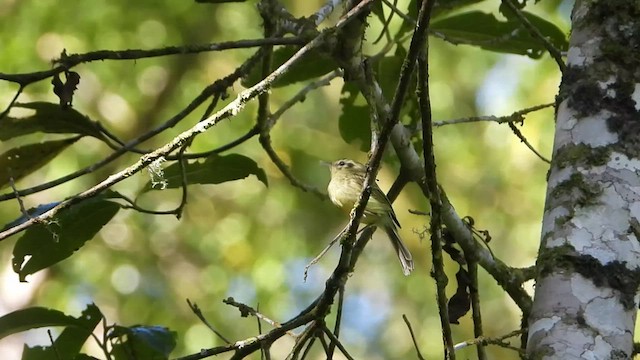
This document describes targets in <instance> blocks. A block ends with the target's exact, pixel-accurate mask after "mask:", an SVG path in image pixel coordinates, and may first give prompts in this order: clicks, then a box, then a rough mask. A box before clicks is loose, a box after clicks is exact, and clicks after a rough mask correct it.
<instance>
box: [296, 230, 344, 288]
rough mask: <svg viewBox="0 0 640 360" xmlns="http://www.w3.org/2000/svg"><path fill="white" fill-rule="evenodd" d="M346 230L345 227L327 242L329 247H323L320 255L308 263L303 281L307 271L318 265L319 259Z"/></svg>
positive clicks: (305, 279)
mask: <svg viewBox="0 0 640 360" xmlns="http://www.w3.org/2000/svg"><path fill="white" fill-rule="evenodd" d="M346 230H347V228H346V227H345V228H344V229H342V231H341V232H340V233H339V234H338V235H336V236H334V237H333V239H332V240H331V241H330V242H329V245H327V246H325V248H324V249H322V251H320V253H319V254H318V255H316V257H314V258H313V259H312V260H311V261H309V263H308V264H307V265H306V266H305V267H304V281H305V282H306V281H307V275H308V273H309V269H310V268H311V267H312V266H313V265H315V264H317V263H318V261H320V259H322V257H323V256H324V255H325V254H326V253H327V251H329V249H331V247H332V246H333V245H335V244H336V243H337V242H338V240H340V239H341V238H342V235H343V234H344V232H345V231H346Z"/></svg>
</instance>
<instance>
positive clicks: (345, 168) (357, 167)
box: [327, 159, 413, 275]
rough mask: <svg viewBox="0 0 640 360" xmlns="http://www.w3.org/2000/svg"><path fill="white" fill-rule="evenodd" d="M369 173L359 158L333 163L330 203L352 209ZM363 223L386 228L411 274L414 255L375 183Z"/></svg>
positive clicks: (384, 197)
mask: <svg viewBox="0 0 640 360" xmlns="http://www.w3.org/2000/svg"><path fill="white" fill-rule="evenodd" d="M366 172H367V168H366V166H364V165H362V164H360V163H359V162H357V161H353V160H349V159H342V160H338V161H335V162H333V163H332V164H331V181H330V182H329V186H328V187H327V191H328V192H329V198H331V202H333V203H334V204H335V205H336V206H338V207H339V208H341V209H342V210H344V211H347V212H349V211H351V209H353V206H354V205H355V203H356V201H358V197H359V196H360V192H361V191H362V184H363V183H364V178H365V176H366ZM362 223H364V224H369V225H375V226H377V227H380V228H382V229H384V231H385V232H386V233H387V236H388V237H389V240H391V244H392V245H393V248H394V249H395V250H396V252H397V254H398V258H399V259H400V263H401V264H402V272H403V273H404V274H405V275H409V274H410V273H411V271H412V270H413V257H412V256H411V252H409V249H407V247H406V245H405V244H404V243H403V242H402V239H400V235H398V227H400V223H399V222H398V218H397V217H396V214H395V213H394V212H393V207H392V206H391V202H390V201H389V199H387V196H386V195H385V194H384V192H382V190H381V189H380V188H379V187H378V185H376V184H375V183H374V184H373V187H372V189H371V196H370V197H369V201H368V202H367V207H366V208H365V210H364V216H363V217H362Z"/></svg>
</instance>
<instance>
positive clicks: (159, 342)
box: [109, 326, 176, 360]
mask: <svg viewBox="0 0 640 360" xmlns="http://www.w3.org/2000/svg"><path fill="white" fill-rule="evenodd" d="M109 338H112V339H113V338H118V339H120V340H121V341H120V342H118V343H115V344H114V345H113V355H114V356H115V358H116V360H119V359H123V360H124V359H130V358H131V355H133V358H134V359H149V360H156V359H158V360H160V359H168V358H169V354H170V353H171V351H173V349H175V347H176V333H175V332H174V331H170V330H169V329H167V328H165V327H161V326H132V327H128V328H127V327H123V326H116V327H115V328H114V329H113V331H112V332H111V333H110V334H109Z"/></svg>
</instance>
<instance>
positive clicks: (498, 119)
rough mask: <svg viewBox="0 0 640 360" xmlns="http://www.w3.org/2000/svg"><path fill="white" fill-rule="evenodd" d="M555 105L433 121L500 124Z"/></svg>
mask: <svg viewBox="0 0 640 360" xmlns="http://www.w3.org/2000/svg"><path fill="white" fill-rule="evenodd" d="M554 105H555V104H554V103H547V104H541V105H536V106H532V107H530V108H526V109H522V110H518V111H516V112H514V113H513V114H511V115H506V116H493V115H488V116H469V117H464V118H458V119H451V120H443V121H434V122H433V126H434V127H440V126H445V125H453V124H465V123H473V122H483V121H487V122H495V123H498V124H504V123H511V122H522V121H523V120H524V118H523V115H525V114H528V113H531V112H534V111H538V110H542V109H545V108H548V107H552V106H554Z"/></svg>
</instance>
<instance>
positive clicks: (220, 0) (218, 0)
mask: <svg viewBox="0 0 640 360" xmlns="http://www.w3.org/2000/svg"><path fill="white" fill-rule="evenodd" d="M245 1H247V0H196V2H197V3H210V4H223V3H230V2H245Z"/></svg>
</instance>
